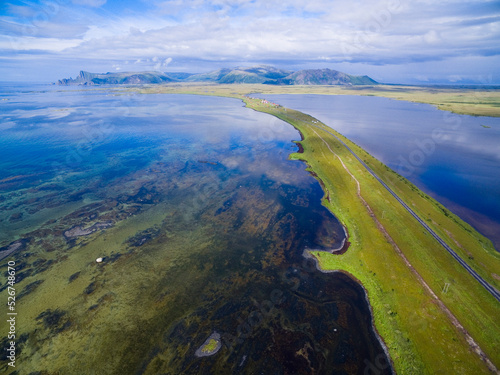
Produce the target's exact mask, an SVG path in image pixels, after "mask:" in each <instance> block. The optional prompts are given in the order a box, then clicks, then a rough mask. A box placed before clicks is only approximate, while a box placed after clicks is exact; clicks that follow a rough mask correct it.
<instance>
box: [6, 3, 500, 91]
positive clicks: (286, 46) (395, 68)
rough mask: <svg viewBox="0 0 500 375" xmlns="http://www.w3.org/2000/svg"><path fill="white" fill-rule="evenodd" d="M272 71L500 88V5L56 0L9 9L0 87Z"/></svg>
mask: <svg viewBox="0 0 500 375" xmlns="http://www.w3.org/2000/svg"><path fill="white" fill-rule="evenodd" d="M256 64H270V65H274V66H276V67H280V68H284V69H291V70H298V69H305V68H330V69H336V70H340V71H344V72H346V73H350V74H367V75H369V76H371V77H372V78H374V79H375V80H377V81H380V82H386V83H412V84H416V83H417V84H418V83H422V84H423V83H436V82H441V83H464V82H465V83H472V82H475V83H482V84H500V1H499V0H495V1H486V0H483V1H474V0H469V1H461V0H441V1H434V0H433V1H429V0H381V1H378V0H372V1H364V0H339V1H331V0H309V1H307V2H305V1H298V0H289V1H287V2H283V1H281V0H280V1H278V0H266V1H261V0H233V1H229V0H170V1H165V0H153V1H141V0H139V1H127V0H125V1H117V0H47V1H9V0H6V1H3V2H2V4H1V5H0V81H41V82H54V81H56V80H57V79H60V78H68V77H75V76H76V75H77V74H78V73H79V71H80V70H87V71H91V72H108V71H143V70H158V71H164V72H179V71H187V72H205V71H210V70H213V69H218V68H221V67H235V66H250V65H256Z"/></svg>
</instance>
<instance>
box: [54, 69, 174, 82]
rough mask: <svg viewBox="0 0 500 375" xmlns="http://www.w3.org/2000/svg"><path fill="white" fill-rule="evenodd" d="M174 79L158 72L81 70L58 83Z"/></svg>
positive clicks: (168, 80) (169, 80) (164, 80)
mask: <svg viewBox="0 0 500 375" xmlns="http://www.w3.org/2000/svg"><path fill="white" fill-rule="evenodd" d="M174 81H175V79H173V78H171V77H169V76H167V75H165V74H163V73H160V72H123V73H104V74H100V73H89V72H85V71H81V72H80V74H79V75H78V77H76V78H75V79H72V78H69V79H66V78H64V79H61V80H59V81H58V82H57V84H58V85H63V86H72V85H84V86H88V85H104V84H106V85H124V84H126V85H134V84H145V83H168V82H174Z"/></svg>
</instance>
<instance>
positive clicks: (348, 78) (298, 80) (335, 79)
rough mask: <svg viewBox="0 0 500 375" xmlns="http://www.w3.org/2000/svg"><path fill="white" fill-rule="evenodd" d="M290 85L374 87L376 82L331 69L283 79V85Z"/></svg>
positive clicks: (294, 74)
mask: <svg viewBox="0 0 500 375" xmlns="http://www.w3.org/2000/svg"><path fill="white" fill-rule="evenodd" d="M276 84H292V85H341V86H351V85H376V84H377V82H376V81H374V80H373V79H371V78H370V77H368V76H352V75H350V74H346V73H342V72H339V71H337V70H331V69H308V70H300V71H298V72H295V73H292V74H290V75H289V76H287V77H285V78H284V79H283V83H281V82H279V81H278V82H276Z"/></svg>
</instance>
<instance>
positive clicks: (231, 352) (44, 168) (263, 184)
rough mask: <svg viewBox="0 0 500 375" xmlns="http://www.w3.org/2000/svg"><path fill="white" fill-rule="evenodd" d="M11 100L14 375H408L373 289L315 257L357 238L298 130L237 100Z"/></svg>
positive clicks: (5, 247) (5, 200)
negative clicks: (327, 195) (348, 235)
mask: <svg viewBox="0 0 500 375" xmlns="http://www.w3.org/2000/svg"><path fill="white" fill-rule="evenodd" d="M1 97H2V98H3V99H5V100H2V102H1V104H0V105H1V107H0V108H1V109H0V117H1V119H2V125H1V126H2V132H1V136H0V146H1V147H0V150H1V151H0V153H1V155H0V170H1V172H2V173H1V176H2V177H1V181H0V189H1V193H0V220H1V222H2V231H1V235H0V236H1V237H0V255H3V256H6V257H5V258H4V259H3V260H2V273H6V266H7V261H14V262H15V263H16V279H17V280H16V281H17V283H16V290H17V300H16V309H17V310H16V311H17V312H18V313H19V315H18V318H17V319H18V320H17V332H16V335H17V338H16V347H17V365H18V366H17V367H16V369H15V370H16V372H15V373H17V374H30V373H32V372H37V371H38V373H40V374H53V373H64V374H72V373H75V374H76V373H78V374H91V373H100V374H159V373H162V374H261V373H263V374H305V373H315V374H331V373H337V374H363V373H364V372H365V371H370V370H367V369H370V368H372V367H373V366H374V364H377V365H378V366H379V367H377V369H378V370H380V373H391V369H390V366H389V365H388V359H387V357H386V355H385V353H384V350H383V348H382V346H381V344H380V342H379V340H378V338H377V336H376V334H375V333H374V331H373V329H372V326H371V315H370V309H369V305H368V303H367V300H366V296H365V292H364V290H363V289H362V287H361V286H360V285H359V284H357V283H356V282H355V281H353V280H352V279H351V278H350V277H348V276H346V275H344V274H342V273H335V274H323V273H320V272H318V271H317V270H316V269H315V266H314V262H312V261H309V260H307V259H305V258H304V257H303V255H302V254H303V251H304V249H306V248H313V249H321V250H329V249H333V248H337V247H339V246H340V245H341V244H342V242H343V240H344V239H345V233H344V230H343V228H342V226H341V225H340V223H339V222H338V221H337V219H336V218H335V217H334V216H333V215H332V214H331V213H330V212H329V211H328V210H327V209H326V208H324V207H323V206H322V205H321V198H322V196H323V192H322V190H321V187H320V185H319V183H318V182H317V181H316V180H315V179H314V178H313V177H312V176H311V175H310V174H309V173H308V172H306V171H305V164H304V163H302V162H298V161H290V160H288V155H289V154H290V153H291V152H295V151H297V146H296V145H295V144H294V143H293V142H292V140H298V139H299V138H300V137H299V134H298V133H297V131H296V130H294V129H293V128H292V127H291V126H289V125H288V124H285V123H283V122H281V121H279V120H277V119H275V118H273V117H270V116H267V115H264V114H262V113H258V112H254V111H251V110H249V109H246V108H244V107H243V104H242V103H241V102H240V101H238V100H234V99H226V98H214V97H201V96H189V95H134V94H131V95H117V94H115V93H113V92H112V91H109V90H85V89H83V90H76V91H73V90H64V91H59V90H57V89H38V90H33V89H31V90H29V89H25V90H24V92H19V91H16V90H11V91H10V92H4V93H3V94H2V95H1ZM8 252H10V253H8ZM99 258H102V259H99ZM97 259H99V261H96V260H97ZM6 286H7V285H5V284H4V285H2V287H1V289H2V293H3V294H5V288H6ZM1 324H2V327H3V328H5V322H3V323H1ZM4 331H5V329H4ZM5 345H6V339H4V340H3V341H2V347H4V346H5ZM197 354H198V355H197ZM4 357H5V354H2V368H1V369H2V371H5V372H6V373H14V369H12V368H10V367H8V365H7V363H6V361H3V360H4V359H5V358H4ZM381 363H382V364H383V366H382V367H380V364H381Z"/></svg>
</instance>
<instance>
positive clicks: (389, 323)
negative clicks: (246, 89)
mask: <svg viewBox="0 0 500 375" xmlns="http://www.w3.org/2000/svg"><path fill="white" fill-rule="evenodd" d="M233 97H234V96H233ZM240 99H241V98H240ZM243 101H244V102H245V104H246V106H247V107H250V108H251V109H253V110H256V111H260V112H263V113H267V114H270V115H272V116H275V117H277V118H279V119H281V120H282V121H285V122H287V123H288V124H290V125H291V126H293V127H294V128H295V129H297V130H298V131H299V133H300V134H301V137H302V138H304V137H305V136H304V134H306V133H307V134H306V135H307V136H308V137H307V142H308V145H309V144H310V146H309V147H307V149H306V150H304V147H302V152H301V153H297V158H296V159H297V160H301V161H304V162H305V163H306V164H307V165H308V168H307V170H308V171H311V170H314V172H313V173H314V174H313V176H314V175H316V176H319V175H321V176H326V177H325V178H326V180H325V181H321V182H322V183H323V185H324V182H327V183H328V186H325V188H324V191H325V194H326V192H327V191H328V187H332V184H333V183H335V185H334V186H338V187H342V188H340V190H339V189H338V188H333V187H332V188H333V189H334V191H335V195H334V196H332V197H330V196H328V197H329V198H331V199H327V200H325V202H324V204H325V205H326V206H327V208H329V209H330V210H331V207H332V205H333V206H334V207H335V212H336V214H335V215H334V216H336V217H338V218H341V219H342V221H345V223H347V224H348V225H349V226H351V225H353V226H354V227H353V228H354V232H353V233H354V238H353V240H352V241H353V244H354V248H353V251H354V252H351V251H350V252H347V253H346V254H345V255H344V256H343V257H336V256H333V257H332V256H328V254H325V256H324V257H321V261H320V260H319V259H316V261H317V262H318V263H321V265H322V266H323V267H326V269H328V270H327V271H326V272H335V271H337V272H344V273H345V272H347V273H349V274H351V275H354V274H355V275H358V276H360V277H355V278H356V280H358V281H361V280H363V282H362V283H361V282H360V283H361V285H362V287H363V288H364V289H365V290H366V291H370V296H371V298H372V299H373V301H372V303H370V302H369V305H370V308H371V309H372V311H373V312H376V313H375V314H373V317H374V319H375V318H376V321H377V322H378V325H379V326H378V328H377V327H375V329H376V330H377V332H383V336H382V335H380V337H383V340H384V342H387V348H391V353H392V354H393V355H394V359H392V357H391V360H392V361H393V363H394V361H395V363H394V369H395V371H396V369H397V371H398V372H403V373H404V372H405V371H406V370H408V369H410V368H412V369H413V370H416V369H420V371H423V372H430V373H432V372H434V371H435V370H436V369H442V366H441V365H440V361H437V360H436V359H435V350H430V349H429V348H428V347H427V346H426V345H427V344H428V340H429V338H428V334H426V332H427V331H422V330H420V329H418V327H419V324H420V325H421V324H425V327H428V328H427V329H430V330H433V329H440V328H438V327H440V326H441V325H444V326H448V325H449V326H450V327H451V326H453V332H455V334H456V335H457V336H456V338H454V339H453V340H454V341H455V343H454V345H451V346H450V345H449V340H445V341H443V342H439V344H438V343H437V342H435V343H434V344H433V346H436V344H438V346H440V347H442V349H443V350H444V351H445V352H449V353H450V355H453V356H455V357H457V356H458V357H462V358H468V359H467V360H463V361H462V363H459V362H456V363H455V364H453V365H452V363H447V367H446V368H447V369H448V370H449V366H450V365H452V367H453V368H456V369H457V371H459V370H458V369H467V371H471V369H472V368H475V369H477V370H475V371H478V373H483V371H484V370H486V369H487V371H488V372H489V370H490V367H489V366H488V363H487V362H490V360H488V361H484V358H483V357H482V356H476V355H477V353H474V352H472V351H470V345H469V342H468V341H467V337H464V335H463V332H460V331H459V330H458V331H455V329H456V326H455V325H454V324H453V322H452V321H451V320H450V319H449V316H448V315H447V314H446V311H442V310H441V309H440V311H439V313H438V315H437V316H436V317H435V318H434V320H429V319H427V318H425V317H424V316H422V315H419V318H418V319H415V311H420V312H419V313H418V314H428V315H435V314H436V311H432V310H433V309H432V308H431V307H432V306H433V303H434V302H433V301H432V295H430V294H425V295H422V292H421V289H422V285H420V281H419V280H418V279H417V280H415V279H413V278H414V276H413V275H410V274H411V272H412V271H411V269H413V267H411V268H410V269H409V268H408V264H404V263H402V261H401V259H398V257H399V255H398V254H397V252H395V249H394V246H395V245H396V244H397V245H398V246H399V247H398V248H402V249H403V250H404V252H405V254H406V255H407V256H408V257H409V259H410V262H411V263H410V264H412V265H413V266H414V267H415V266H416V267H417V270H418V272H419V273H422V274H424V275H425V278H423V280H425V281H427V283H429V282H430V286H431V288H432V289H431V290H433V291H434V292H437V291H439V290H441V289H442V285H440V283H439V281H436V279H435V278H436V277H438V278H445V280H446V279H448V278H453V279H454V278H457V279H461V280H462V282H463V284H462V286H461V287H460V289H461V290H459V291H458V293H459V295H460V296H461V297H463V298H465V299H466V300H467V298H468V297H467V296H469V297H470V294H469V293H470V292H472V291H474V292H472V293H475V295H477V296H478V297H479V294H480V293H481V292H483V290H482V289H481V288H479V287H480V285H479V284H476V283H475V280H474V279H473V278H470V279H469V277H470V276H469V275H468V274H467V273H464V272H462V271H456V270H455V269H453V264H452V265H451V266H450V263H449V261H446V260H445V259H447V257H448V255H449V254H443V253H442V251H440V250H442V249H441V245H440V244H439V243H438V242H437V241H436V242H432V241H431V242H429V240H428V239H427V238H426V235H425V233H423V232H422V231H419V230H418V229H415V225H414V222H413V220H414V218H413V217H412V216H411V215H409V214H408V213H407V212H405V211H404V210H403V208H402V207H403V206H401V207H399V206H394V207H392V209H391V210H390V211H387V207H388V206H387V203H389V202H390V200H391V199H392V196H390V195H389V193H387V192H385V191H383V190H380V187H379V186H378V184H377V181H376V180H375V179H373V177H372V176H371V175H370V176H367V175H368V172H367V171H366V170H365V169H362V168H359V166H358V164H357V163H358V160H359V159H356V158H351V157H350V154H349V153H348V152H347V151H346V150H344V149H347V150H350V148H349V147H348V146H347V145H346V144H345V143H343V142H347V143H348V144H349V145H350V147H351V148H352V149H354V150H356V152H357V153H359V156H360V158H363V159H364V161H365V163H368V164H369V165H370V166H371V167H372V168H373V169H374V170H375V171H376V172H378V173H379V175H382V176H385V177H386V178H387V179H388V181H386V183H388V184H389V185H391V186H393V189H395V190H397V191H398V192H399V194H401V196H402V197H404V198H405V199H407V200H409V201H410V202H412V204H413V205H417V204H418V205H420V206H419V208H420V210H421V211H423V210H425V211H423V212H425V213H427V212H433V214H429V216H431V218H432V220H431V223H432V226H433V227H434V228H435V229H436V230H438V232H442V231H443V230H444V231H446V230H447V229H449V231H450V233H451V235H452V236H454V237H452V238H454V239H455V237H456V240H457V241H458V242H461V244H462V245H464V248H469V250H470V251H471V252H474V256H475V257H477V258H481V257H484V258H488V259H489V260H486V262H483V263H484V264H488V263H490V266H489V267H490V268H491V267H494V265H495V264H496V263H495V262H492V261H493V259H492V258H491V256H492V255H493V254H492V253H491V252H489V251H486V252H484V253H481V252H479V250H478V249H476V247H477V246H474V245H472V244H474V243H475V244H477V242H478V241H479V242H480V243H481V244H483V248H484V250H487V249H486V248H485V243H484V241H488V240H487V239H486V238H485V237H484V236H482V235H481V234H480V233H479V232H477V231H476V230H474V228H472V227H471V226H470V225H467V223H466V222H463V221H462V220H460V218H458V217H456V216H455V215H453V214H452V215H444V214H443V212H442V210H441V211H440V210H439V206H438V205H437V204H436V202H435V201H434V200H432V199H431V198H428V197H425V196H424V195H422V194H418V192H419V190H418V189H415V188H413V189H412V184H411V183H407V182H405V180H404V179H398V178H397V177H398V176H392V175H390V173H389V172H388V171H387V170H386V169H387V168H386V167H385V168H384V165H383V164H382V163H380V162H378V160H376V159H374V158H373V157H372V156H370V155H369V154H367V153H366V151H364V150H363V149H361V148H359V147H358V146H356V145H351V142H350V141H349V140H345V141H341V140H338V139H337V140H336V139H335V138H333V137H329V136H326V138H327V139H328V141H329V143H332V144H334V145H337V147H340V148H339V149H338V150H339V151H337V150H336V151H335V153H334V154H335V155H336V153H337V152H339V154H338V155H337V157H338V159H339V160H336V159H335V158H328V157H327V156H326V154H325V152H328V151H330V152H333V151H332V150H331V148H330V146H329V145H328V143H326V141H325V140H324V139H323V138H322V137H320V139H321V141H322V142H324V143H325V144H324V145H323V144H322V142H320V141H319V140H316V138H315V137H314V133H316V132H315V130H314V129H313V128H311V126H313V127H314V128H319V129H322V130H325V129H324V125H323V124H322V123H320V122H318V123H317V124H318V125H319V126H318V125H311V123H316V122H315V119H314V118H312V117H311V116H309V115H307V114H304V113H302V112H299V111H294V110H291V109H289V108H286V109H284V110H283V108H268V107H266V106H264V105H261V104H259V103H257V102H254V101H252V98H248V97H246V98H243ZM301 129H303V131H304V132H306V133H303V132H302V130H301ZM316 134H317V133H316ZM309 136H312V138H310V137H309ZM340 137H341V136H340ZM330 138H331V139H330ZM342 138H343V137H342ZM325 146H326V147H325ZM343 146H345V147H343ZM322 149H323V150H324V151H322ZM306 154H307V159H308V160H304V159H305V158H306V156H305V155H306ZM291 155H293V154H291ZM338 163H340V166H336V164H338ZM344 163H345V164H344ZM341 167H343V168H344V169H345V172H346V173H344V171H343V170H342V168H341ZM331 168H334V169H331ZM339 168H340V169H339ZM333 171H335V172H333ZM353 173H354V174H355V175H356V176H354V175H353ZM328 176H330V177H328ZM317 179H318V180H321V179H320V178H319V177H317ZM352 179H354V181H356V183H357V184H358V193H359V189H360V186H361V185H362V186H363V197H360V196H359V194H358V196H356V194H352V192H350V190H351V189H350V187H351V186H352ZM358 180H359V181H358ZM360 183H361V185H360ZM323 185H322V186H323ZM346 189H347V190H346ZM365 199H366V200H367V201H368V203H369V205H370V206H371V208H370V210H368V211H366V207H365V206H366V204H368V203H367V202H366V201H365ZM362 202H364V203H365V206H363V205H362V204H361V203H362ZM382 211H383V212H382ZM401 211H403V212H401ZM339 215H340V216H339ZM424 217H425V216H424ZM377 218H379V219H380V220H381V222H379V220H378V219H377ZM440 226H442V227H440ZM384 227H387V228H384ZM381 228H382V229H383V231H382V232H381ZM387 231H389V232H391V235H392V236H393V237H394V243H391V242H388V241H387V240H386V238H385V237H384V235H383V233H386V232H387ZM441 235H442V236H443V233H441ZM411 236H416V237H411ZM444 238H447V239H448V240H449V241H450V242H451V240H450V239H449V238H448V236H446V235H445V236H444ZM462 241H463V242H462ZM486 244H487V242H486ZM490 244H491V243H490ZM450 245H452V244H451V243H450ZM453 245H454V244H453ZM453 245H452V247H453ZM434 247H436V249H434ZM459 247H460V246H459ZM493 250H494V251H495V253H497V252H496V250H495V249H494V247H493ZM458 251H459V252H460V251H463V248H461V247H460V249H458ZM335 255H339V254H335ZM359 255H362V258H361V259H360V258H359ZM422 257H423V258H425V261H424V263H422ZM358 259H359V262H358ZM429 261H430V263H429ZM443 261H444V262H445V263H443V265H442V266H440V267H437V266H436V264H437V263H442V262H443ZM469 262H475V260H474V258H469ZM483 263H482V264H483ZM364 265H366V266H367V267H363V266H364ZM486 268H488V267H486ZM375 271H377V272H375ZM485 271H488V270H487V269H486V270H485ZM353 272H354V273H353ZM409 273H410V274H409ZM391 275H392V276H391ZM401 278H402V279H403V280H405V283H410V284H411V286H408V285H406V286H403V283H401V282H400V281H398V280H399V279H401ZM410 280H411V281H410ZM365 281H366V284H365V283H364V282H365ZM436 283H437V284H436ZM384 289H385V290H389V291H391V290H392V292H393V293H390V292H389V293H384V292H383V290H384ZM462 289H463V290H462ZM478 289H479V290H478ZM395 291H396V292H397V293H396V295H397V296H398V298H396V295H394V293H395ZM456 292H457V291H456V290H454V293H456ZM410 296H411V297H410ZM408 298H412V299H413V302H409V301H406V302H405V303H403V304H402V303H401V302H398V301H399V300H400V299H408ZM443 298H444V300H445V301H446V302H448V303H450V307H451V308H452V310H453V312H454V313H455V314H457V318H458V319H459V321H460V322H462V324H464V323H465V324H464V325H465V326H466V328H467V330H468V331H469V332H470V333H471V335H472V337H475V340H476V341H477V342H478V344H479V345H480V346H481V347H484V349H488V350H487V352H486V353H487V354H486V357H485V358H488V352H489V358H494V355H493V353H492V352H491V350H493V349H492V348H494V346H495V342H497V341H498V338H497V339H495V338H494V335H493V334H494V332H495V330H491V329H487V328H486V326H489V325H488V324H489V323H491V322H489V321H490V320H491V319H492V317H493V316H496V315H497V313H494V312H492V313H486V311H490V310H491V311H495V309H496V308H497V307H498V306H497V305H496V304H494V303H492V302H491V301H490V300H487V299H486V298H485V297H484V296H482V297H481V298H480V299H481V300H482V302H481V303H479V302H478V301H477V300H476V302H475V304H474V306H476V308H475V310H477V311H474V314H473V315H474V316H476V318H473V317H471V316H470V315H468V314H466V315H463V314H462V313H461V312H460V310H456V309H457V306H456V305H455V304H454V303H453V301H451V302H450V301H449V300H448V299H447V298H446V295H445V296H444V297H443ZM426 300H428V302H423V301H426ZM419 301H420V302H419ZM422 303H423V304H424V305H422ZM448 303H447V304H448ZM387 309H389V311H390V312H394V313H395V314H392V315H389V316H388V315H387ZM431 311H432V312H431ZM471 312H472V311H471ZM478 314H479V315H481V314H487V315H486V316H489V317H490V319H486V320H483V321H482V322H481V324H480V325H477V324H475V323H474V322H477V316H479V315H478ZM482 316H484V315H482ZM487 322H488V323H487ZM479 326H482V327H483V328H482V329H481V328H479ZM493 326H494V325H493ZM450 329H451V328H450ZM400 331H403V332H404V335H405V336H409V337H412V339H411V340H410V339H408V341H407V340H401V335H400ZM492 335H493V336H492ZM469 337H470V336H469ZM462 340H464V345H462V344H460V343H461V342H462ZM426 343H427V344H426ZM451 347H453V349H452V348H451ZM452 353H453V354H452ZM471 353H473V357H470V356H471ZM403 357H405V360H404V361H402V358H403ZM478 362H479V363H481V364H479V363H478ZM485 365H486V366H485ZM483 366H484V367H483ZM480 368H481V369H482V370H479V369H480ZM436 371H437V370H436ZM439 371H440V370H439ZM460 371H461V370H460Z"/></svg>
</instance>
